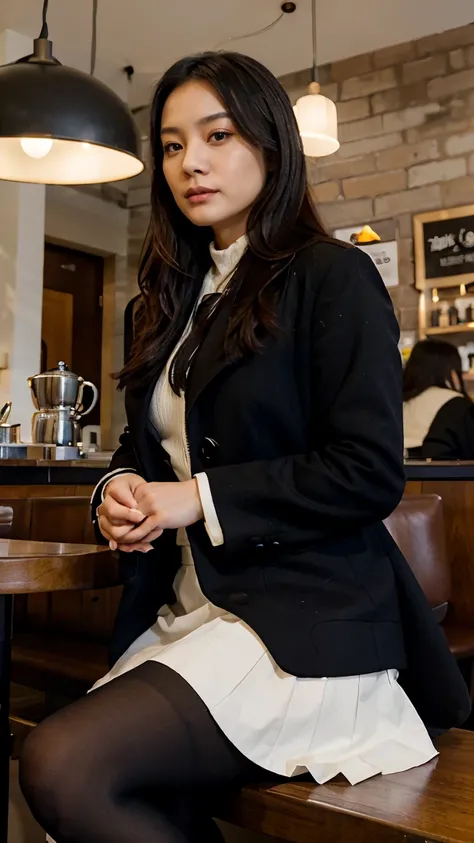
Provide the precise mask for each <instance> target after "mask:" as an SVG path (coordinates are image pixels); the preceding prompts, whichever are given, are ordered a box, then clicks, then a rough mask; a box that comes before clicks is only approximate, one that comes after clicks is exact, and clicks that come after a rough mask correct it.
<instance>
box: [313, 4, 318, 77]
mask: <svg viewBox="0 0 474 843" xmlns="http://www.w3.org/2000/svg"><path fill="white" fill-rule="evenodd" d="M311 18H312V19H311V23H312V29H313V68H312V72H311V81H312V82H318V81H319V73H318V62H317V58H316V51H317V34H316V0H312V7H311Z"/></svg>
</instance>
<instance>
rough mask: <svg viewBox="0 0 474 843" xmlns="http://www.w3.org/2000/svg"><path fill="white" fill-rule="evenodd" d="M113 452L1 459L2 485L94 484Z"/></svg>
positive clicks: (461, 466) (416, 467)
mask: <svg viewBox="0 0 474 843" xmlns="http://www.w3.org/2000/svg"><path fill="white" fill-rule="evenodd" d="M110 457H111V455H104V458H100V459H99V458H94V459H77V460H29V459H23V460H15V459H7V460H0V487H1V486H31V485H35V486H44V485H60V486H63V485H71V486H91V485H92V486H95V485H96V484H97V483H98V482H99V480H100V479H101V478H102V477H103V476H104V474H105V473H106V472H107V468H108V465H109V462H110ZM405 470H406V476H407V481H408V482H411V481H449V480H450V481H456V480H463V481H467V480H474V462H429V461H428V462H425V461H421V460H408V461H407V462H406V463H405Z"/></svg>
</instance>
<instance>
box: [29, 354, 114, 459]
mask: <svg viewBox="0 0 474 843" xmlns="http://www.w3.org/2000/svg"><path fill="white" fill-rule="evenodd" d="M28 384H29V387H30V389H31V394H32V398H33V404H34V406H35V407H36V409H37V411H38V412H36V413H34V415H33V427H32V435H33V442H34V443H38V444H39V443H41V444H46V445H59V446H75V445H77V444H78V443H79V442H80V439H81V427H80V420H81V418H82V416H86V415H88V413H90V412H91V410H93V409H94V407H95V405H96V404H97V400H98V397H99V391H98V389H97V387H96V386H94V384H93V383H91V382H90V381H85V380H84V379H83V378H81V377H80V376H79V375H75V374H74V372H70V371H69V369H68V367H67V366H66V364H65V363H64V362H63V361H60V362H59V363H58V366H57V369H49V370H48V371H47V372H40V373H39V374H38V375H34V376H33V377H31V378H28ZM85 386H89V387H90V388H91V389H92V393H93V395H92V402H91V403H90V405H89V406H88V407H87V408H85V407H84V405H83V393H84V387H85Z"/></svg>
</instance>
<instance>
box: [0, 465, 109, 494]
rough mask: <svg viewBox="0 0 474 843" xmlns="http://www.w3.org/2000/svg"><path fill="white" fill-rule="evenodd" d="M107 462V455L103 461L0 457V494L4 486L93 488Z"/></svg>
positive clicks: (104, 471) (102, 474)
mask: <svg viewBox="0 0 474 843" xmlns="http://www.w3.org/2000/svg"><path fill="white" fill-rule="evenodd" d="M108 465H109V458H107V459H104V460H99V459H92V460H87V459H79V460H28V459H24V460H15V459H7V460H0V494H2V491H1V489H2V487H4V486H8V487H11V486H28V487H31V486H69V487H76V486H85V487H87V488H89V487H91V486H92V487H94V486H95V485H96V484H97V483H98V482H99V480H100V479H101V478H102V477H103V476H104V474H105V473H106V471H107V467H108ZM25 496H26V495H25ZM2 497H4V494H2Z"/></svg>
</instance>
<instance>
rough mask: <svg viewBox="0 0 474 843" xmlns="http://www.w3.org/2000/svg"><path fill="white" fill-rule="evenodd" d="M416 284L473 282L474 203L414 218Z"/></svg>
mask: <svg viewBox="0 0 474 843" xmlns="http://www.w3.org/2000/svg"><path fill="white" fill-rule="evenodd" d="M414 231H415V263H416V281H417V287H419V288H420V289H422V288H423V287H425V286H430V287H436V286H437V285H438V286H443V282H444V286H446V285H447V284H449V283H452V284H455V283H456V281H458V283H459V284H466V283H469V282H471V281H474V205H469V206H467V207H462V208H452V209H450V210H443V211H435V212H432V213H429V214H419V215H417V216H416V217H414Z"/></svg>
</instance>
